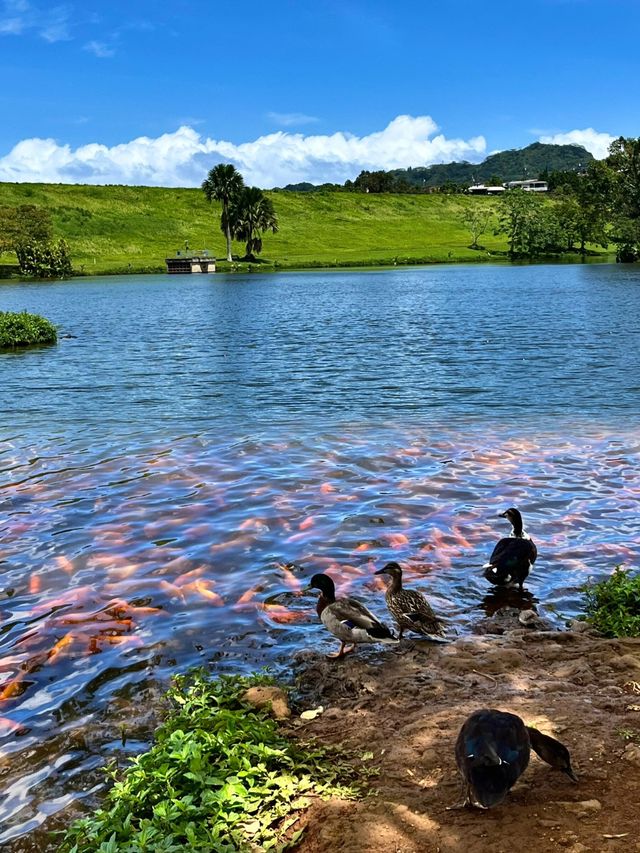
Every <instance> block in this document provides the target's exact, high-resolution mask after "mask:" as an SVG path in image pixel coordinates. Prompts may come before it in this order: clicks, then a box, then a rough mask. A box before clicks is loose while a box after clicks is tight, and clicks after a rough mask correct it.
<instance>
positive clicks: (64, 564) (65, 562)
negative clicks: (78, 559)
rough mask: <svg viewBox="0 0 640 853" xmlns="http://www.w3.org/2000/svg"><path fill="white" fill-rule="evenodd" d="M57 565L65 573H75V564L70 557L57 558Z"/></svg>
mask: <svg viewBox="0 0 640 853" xmlns="http://www.w3.org/2000/svg"><path fill="white" fill-rule="evenodd" d="M55 563H56V565H57V567H58V568H59V569H62V571H63V572H66V573H67V574H69V575H70V574H71V573H72V572H73V571H75V567H74V565H73V562H72V561H71V560H70V559H69V558H68V557H64V556H61V557H56V558H55Z"/></svg>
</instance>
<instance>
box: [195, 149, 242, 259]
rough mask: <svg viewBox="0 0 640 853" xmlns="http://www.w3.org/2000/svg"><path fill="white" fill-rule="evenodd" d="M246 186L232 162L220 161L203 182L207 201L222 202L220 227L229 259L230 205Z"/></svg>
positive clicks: (203, 190)
mask: <svg viewBox="0 0 640 853" xmlns="http://www.w3.org/2000/svg"><path fill="white" fill-rule="evenodd" d="M243 188H244V178H243V177H242V175H241V174H240V172H238V170H237V169H236V167H235V166H232V165H231V163H218V165H217V166H214V167H213V169H210V170H209V174H208V175H207V177H206V178H205V180H204V181H203V182H202V192H203V193H204V194H205V196H206V197H207V201H209V202H211V201H213V200H214V199H215V201H220V202H222V216H221V217H220V229H221V230H222V232H223V233H224V235H225V237H226V240H227V260H228V261H230V260H231V232H232V229H231V223H230V220H229V207H230V205H231V204H232V203H233V202H234V201H235V199H236V198H237V197H238V195H239V194H240V192H241V191H242V189H243Z"/></svg>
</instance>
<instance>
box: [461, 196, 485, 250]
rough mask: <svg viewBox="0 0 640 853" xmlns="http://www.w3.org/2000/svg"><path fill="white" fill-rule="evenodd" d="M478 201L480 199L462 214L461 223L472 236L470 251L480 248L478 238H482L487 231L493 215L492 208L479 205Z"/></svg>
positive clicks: (474, 200)
mask: <svg viewBox="0 0 640 853" xmlns="http://www.w3.org/2000/svg"><path fill="white" fill-rule="evenodd" d="M477 201H479V199H473V202H472V203H471V204H470V205H469V206H468V207H465V208H464V209H463V210H462V212H461V213H460V221H461V222H462V224H463V225H464V226H466V228H467V229H468V230H469V232H470V234H471V245H470V246H469V248H470V249H479V248H480V246H478V237H481V236H482V235H483V234H484V232H485V231H486V230H487V228H488V227H489V222H490V221H491V217H492V215H493V211H492V210H491V208H489V207H486V206H485V205H484V204H482V205H481V204H477V203H476V202H477ZM482 201H484V199H482Z"/></svg>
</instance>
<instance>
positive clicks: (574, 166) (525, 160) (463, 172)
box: [391, 142, 593, 187]
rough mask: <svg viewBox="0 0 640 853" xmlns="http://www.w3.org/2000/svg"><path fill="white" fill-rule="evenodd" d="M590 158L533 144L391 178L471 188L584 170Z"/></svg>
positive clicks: (579, 151)
mask: <svg viewBox="0 0 640 853" xmlns="http://www.w3.org/2000/svg"><path fill="white" fill-rule="evenodd" d="M591 160H593V155H592V154H590V153H589V152H588V151H587V150H586V148H583V147H582V145H545V144H544V143H542V142H534V143H533V144H531V145H527V147H526V148H512V149H510V150H509V151H499V152H498V153H497V154H491V155H490V156H489V157H487V159H486V160H483V162H482V163H467V162H466V161H463V162H462V163H438V164H436V165H435V166H418V167H415V168H409V169H394V170H393V171H392V173H391V174H392V175H393V176H394V177H395V178H397V179H399V180H405V181H406V182H407V183H408V184H411V185H413V186H420V187H441V186H442V185H443V184H446V183H449V182H453V183H455V184H468V185H471V184H472V183H473V182H474V181H475V182H479V183H484V182H486V181H488V180H490V179H491V178H499V179H500V181H501V182H505V181H520V180H524V179H526V178H537V177H538V176H539V175H540V174H542V173H543V172H545V171H546V172H563V171H575V170H579V169H581V168H582V167H584V166H586V165H587V164H588V163H589V162H590V161H591Z"/></svg>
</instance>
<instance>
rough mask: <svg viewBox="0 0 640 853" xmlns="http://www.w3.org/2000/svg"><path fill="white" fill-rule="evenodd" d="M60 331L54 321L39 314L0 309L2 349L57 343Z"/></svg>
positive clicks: (0, 340) (0, 342) (0, 347)
mask: <svg viewBox="0 0 640 853" xmlns="http://www.w3.org/2000/svg"><path fill="white" fill-rule="evenodd" d="M57 340H58V332H57V331H56V327H55V326H54V325H53V323H50V322H49V320H46V319H45V318H44V317H40V316H39V315H38V314H28V313H27V312H26V311H21V312H20V313H17V312H14V311H0V349H15V348H16V347H26V346H32V345H34V344H55V342H56V341H57Z"/></svg>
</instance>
